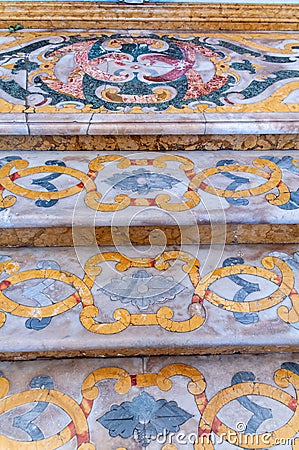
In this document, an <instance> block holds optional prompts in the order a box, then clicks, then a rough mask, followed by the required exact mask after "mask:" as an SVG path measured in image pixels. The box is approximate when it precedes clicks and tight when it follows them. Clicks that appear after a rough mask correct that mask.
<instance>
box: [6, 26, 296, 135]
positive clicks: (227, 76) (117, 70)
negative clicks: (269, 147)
mask: <svg viewBox="0 0 299 450" xmlns="http://www.w3.org/2000/svg"><path fill="white" fill-rule="evenodd" d="M0 54H1V58H2V61H1V64H0V68H1V70H2V72H3V76H4V77H5V80H6V82H3V83H2V84H1V90H0V109H1V114H0V133H1V134H6V135H8V134H19V135H28V134H32V135H61V134H62V135H65V134H75V135H82V134H83V135H86V134H90V135H96V134H101V135H103V134H108V135H117V134H124V135H127V134H128V135H130V134H137V135H138V134H141V135H144V134H198V135H203V134H208V135H210V134H267V133H268V134H279V133H281V134H292V133H298V112H299V109H298V108H299V106H298V102H297V100H298V99H297V97H298V83H297V81H296V80H297V76H298V75H297V73H298V35H297V34H296V33H294V32H282V33H277V32H275V33H274V32H264V33H257V32H252V33H250V32H246V36H244V32H231V33H223V32H218V33H209V32H208V33H204V34H199V33H192V32H190V33H179V32H178V34H177V35H176V36H174V35H173V34H172V35H167V32H161V31H160V32H154V31H153V32H142V33H140V34H139V35H138V34H136V31H134V33H133V34H132V35H130V32H127V33H125V34H123V33H122V32H120V31H119V30H118V31H114V32H106V31H105V32H104V31H103V32H101V31H92V32H90V31H84V30H83V31H80V32H74V31H72V30H68V29H66V30H59V31H49V30H35V31H28V30H27V31H26V30H21V31H18V32H16V33H8V32H7V31H1V32H0Z"/></svg>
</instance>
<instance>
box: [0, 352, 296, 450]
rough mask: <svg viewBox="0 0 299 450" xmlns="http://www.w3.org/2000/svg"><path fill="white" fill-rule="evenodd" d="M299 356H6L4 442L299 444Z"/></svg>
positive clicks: (67, 445)
mask: <svg viewBox="0 0 299 450" xmlns="http://www.w3.org/2000/svg"><path fill="white" fill-rule="evenodd" d="M298 357H299V355H298V354H297V353H293V354H287V353H286V354H272V355H254V356H250V355H247V356H244V355H235V356H233V355H230V356H223V355H222V356H209V357H205V356H201V357H183V356H180V357H165V358H145V359H142V358H132V359H127V358H125V359H123V358H122V359H119V358H118V359H77V360H60V361H54V360H50V361H30V362H1V363H0V369H1V374H2V377H1V378H0V386H1V388H2V391H1V393H2V396H1V399H0V407H1V416H0V445H1V446H2V447H3V448H8V446H9V447H10V448H21V445H24V446H25V445H26V448H28V449H35V448H37V447H36V446H37V445H39V446H40V447H41V448H46V447H45V446H47V448H51V449H52V448H61V449H63V450H75V449H78V450H79V449H82V450H95V449H105V450H126V449H130V450H133V449H134V450H141V449H147V450H179V449H182V448H184V449H185V448H186V449H188V450H191V449H193V450H205V449H206V448H212V449H214V448H219V449H225V450H232V449H242V448H246V441H247V442H248V443H253V444H255V445H259V448H265V449H266V448H269V446H273V445H275V448H277V449H286V450H291V449H292V448H294V445H296V443H297V442H298V431H299V426H298V421H297V409H298V399H297V390H298V379H299V365H298ZM201 436H202V437H201ZM247 445H248V444H247ZM42 446H43V447H42Z"/></svg>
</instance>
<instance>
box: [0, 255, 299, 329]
mask: <svg viewBox="0 0 299 450" xmlns="http://www.w3.org/2000/svg"><path fill="white" fill-rule="evenodd" d="M107 261H110V262H113V263H115V268H116V270H117V271H119V272H124V271H126V270H129V269H130V268H150V267H152V268H154V269H156V270H158V271H165V270H166V271H167V270H168V268H169V267H170V265H171V262H174V261H181V262H182V263H183V264H182V266H181V269H182V271H183V272H185V273H186V274H187V275H188V277H189V279H190V281H191V283H192V286H193V287H194V294H193V297H192V301H191V299H190V304H189V305H187V313H188V315H189V317H188V318H187V319H185V320H182V321H176V320H173V315H174V311H173V309H172V308H170V307H168V306H163V307H160V308H159V309H158V310H157V312H155V313H145V312H144V313H139V314H132V313H130V312H129V311H128V310H127V309H125V308H118V309H116V310H115V311H114V313H113V319H114V321H113V322H100V321H99V320H97V319H96V317H97V316H98V315H99V314H101V310H100V309H99V308H98V307H97V306H96V305H95V300H94V296H93V294H92V288H93V287H94V285H95V283H96V278H97V277H98V276H100V275H101V272H102V268H101V264H102V263H105V262H107ZM262 265H263V267H255V266H250V265H245V264H236V265H233V266H226V267H220V268H217V269H214V270H212V271H211V272H209V273H208V274H206V275H205V276H204V277H203V278H202V279H201V277H200V273H199V267H200V263H199V261H198V260H197V259H196V258H194V257H193V256H192V255H191V254H188V253H185V252H180V251H176V250H174V251H166V252H164V253H162V254H160V255H157V256H156V257H155V258H129V257H127V256H125V255H122V254H120V253H118V252H106V253H101V254H98V255H95V256H93V257H91V258H90V259H89V260H88V261H87V262H86V264H85V268H84V272H85V274H84V277H83V280H82V279H81V278H79V277H77V276H76V275H74V274H72V273H70V272H66V271H61V270H54V269H31V270H25V271H20V266H19V264H18V263H16V262H14V261H12V260H7V261H3V262H1V263H0V273H1V272H3V271H4V270H5V271H6V272H7V273H8V274H9V276H8V277H7V278H6V279H5V280H3V281H2V282H1V283H0V309H1V310H2V311H0V326H3V325H4V323H5V320H6V315H5V314H7V313H9V314H12V315H14V316H18V317H24V318H37V319H42V318H49V317H55V316H57V315H60V314H62V313H64V312H67V311H69V310H70V309H72V308H74V307H75V306H76V305H78V304H81V306H82V311H81V313H80V321H81V323H82V325H83V326H84V327H85V328H86V329H87V330H88V331H90V332H92V333H96V334H114V333H120V332H121V331H123V330H125V329H126V328H128V327H130V326H154V325H155V326H156V325H159V326H160V327H161V328H163V329H165V330H167V331H171V332H176V333H186V332H189V331H193V330H196V329H198V328H200V327H201V326H202V325H203V324H204V322H205V317H206V313H205V308H204V306H203V304H204V303H205V302H206V301H208V302H209V303H211V304H212V305H214V306H216V307H220V308H222V309H224V310H226V311H230V312H239V313H251V312H258V311H264V310H266V309H269V308H271V307H274V306H277V305H279V304H280V303H282V301H283V300H284V299H285V298H286V297H288V298H289V299H290V300H291V302H292V306H291V308H288V307H287V306H284V305H281V306H279V308H278V316H279V317H280V318H281V319H282V320H283V321H284V322H287V323H295V322H298V321H299V294H298V292H297V290H296V289H295V287H294V286H295V279H294V274H293V271H292V269H291V268H290V266H289V265H288V264H286V263H285V262H284V261H283V260H281V259H279V258H277V257H274V256H267V257H265V258H263V260H262ZM274 268H278V269H279V272H280V273H279V274H278V273H277V272H273V269H274ZM231 275H252V276H254V277H260V278H263V279H265V280H267V281H269V282H271V283H273V284H274V285H276V286H277V289H276V290H275V291H274V292H272V293H271V294H270V295H268V296H267V297H264V298H260V299H258V300H253V301H242V302H238V301H236V300H229V299H226V298H224V297H221V296H220V295H218V294H216V293H215V292H213V290H212V289H211V287H212V285H213V284H214V283H215V282H217V281H218V280H221V279H222V278H225V277H229V276H231ZM35 279H52V280H57V281H60V282H62V283H65V284H67V285H68V286H70V287H71V288H73V290H74V292H73V293H72V294H71V295H69V296H68V297H66V298H64V299H63V300H60V301H57V302H55V303H53V304H51V305H47V306H28V305H23V304H20V303H19V302H17V301H14V300H12V299H11V298H10V295H6V293H5V291H6V290H7V289H9V288H10V287H13V286H16V285H17V284H19V283H23V282H27V281H30V280H35Z"/></svg>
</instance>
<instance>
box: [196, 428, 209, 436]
mask: <svg viewBox="0 0 299 450" xmlns="http://www.w3.org/2000/svg"><path fill="white" fill-rule="evenodd" d="M210 434H211V430H209V428H199V429H198V435H199V436H210Z"/></svg>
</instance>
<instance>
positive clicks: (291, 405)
mask: <svg viewBox="0 0 299 450" xmlns="http://www.w3.org/2000/svg"><path fill="white" fill-rule="evenodd" d="M288 407H289V408H290V409H291V410H292V411H296V409H297V400H296V399H295V398H294V397H292V399H291V400H290V401H289V403H288Z"/></svg>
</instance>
